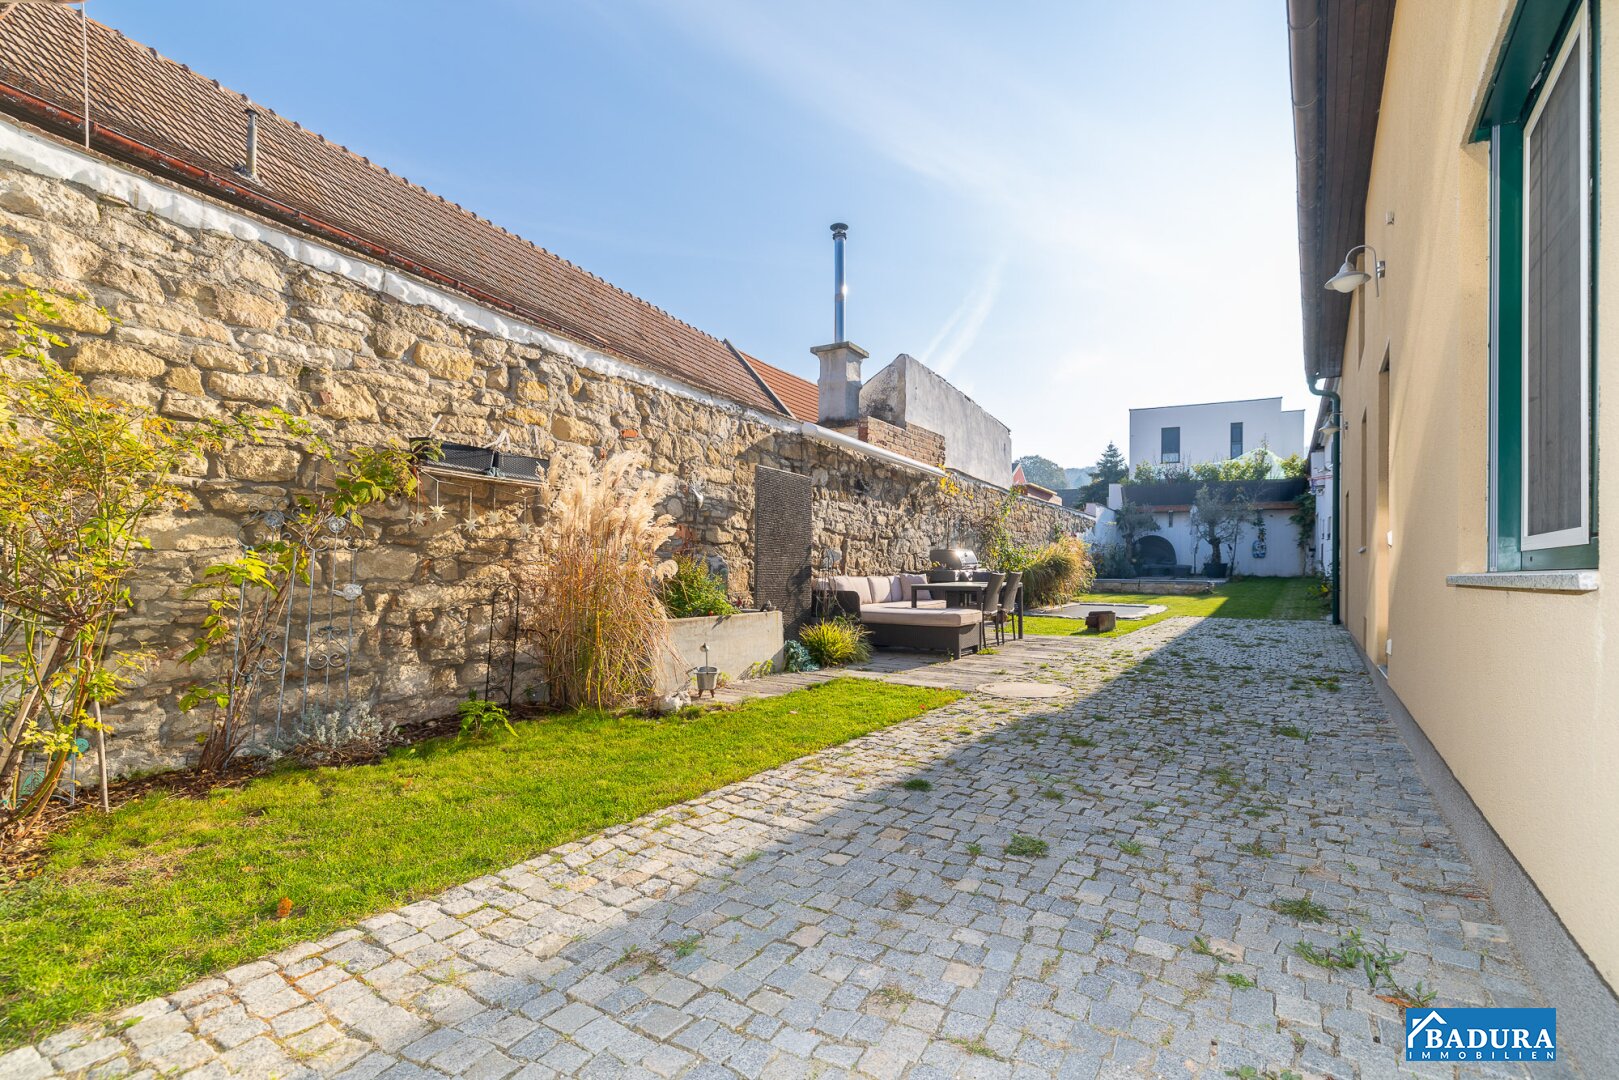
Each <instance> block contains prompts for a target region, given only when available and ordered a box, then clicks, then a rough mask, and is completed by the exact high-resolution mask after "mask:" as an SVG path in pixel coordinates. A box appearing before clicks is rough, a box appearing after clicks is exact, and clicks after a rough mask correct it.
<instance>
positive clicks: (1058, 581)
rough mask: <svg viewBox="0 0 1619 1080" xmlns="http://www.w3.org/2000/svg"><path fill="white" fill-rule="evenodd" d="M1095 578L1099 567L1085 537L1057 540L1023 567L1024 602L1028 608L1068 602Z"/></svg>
mask: <svg viewBox="0 0 1619 1080" xmlns="http://www.w3.org/2000/svg"><path fill="white" fill-rule="evenodd" d="M1095 580H1096V568H1095V566H1093V565H1092V563H1091V556H1090V552H1089V551H1088V550H1087V549H1086V547H1085V542H1084V541H1083V540H1080V539H1079V538H1078V537H1064V538H1063V539H1061V540H1053V541H1052V542H1051V543H1049V544H1047V545H1046V546H1045V547H1043V548H1041V549H1040V550H1039V551H1037V552H1035V553H1034V556H1033V558H1032V559H1030V560H1029V563H1028V565H1026V566H1025V567H1024V568H1023V602H1024V604H1025V605H1027V606H1028V607H1047V606H1049V605H1051V604H1062V603H1066V602H1067V601H1069V600H1072V599H1073V598H1074V597H1076V596H1078V595H1079V594H1080V593H1082V592H1084V591H1085V590H1086V589H1088V588H1090V585H1091V582H1093V581H1095Z"/></svg>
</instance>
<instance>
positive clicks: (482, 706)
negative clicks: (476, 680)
mask: <svg viewBox="0 0 1619 1080" xmlns="http://www.w3.org/2000/svg"><path fill="white" fill-rule="evenodd" d="M455 711H456V712H457V713H459V714H460V716H461V734H463V735H468V736H471V737H472V738H474V739H476V738H477V737H478V736H480V735H482V734H483V728H484V725H485V724H488V725H489V726H490V727H494V726H495V725H496V724H499V725H500V726H501V727H503V728H505V729H506V732H507V734H511V735H515V734H516V732H515V731H513V730H512V721H511V715H510V714H509V713H507V711H506V706H504V705H502V704H501V703H500V702H498V701H489V700H487V699H485V698H481V697H478V696H477V695H476V694H474V693H473V692H472V691H471V690H468V691H467V699H466V700H465V701H463V702H461V704H459V705H457V706H456V707H455Z"/></svg>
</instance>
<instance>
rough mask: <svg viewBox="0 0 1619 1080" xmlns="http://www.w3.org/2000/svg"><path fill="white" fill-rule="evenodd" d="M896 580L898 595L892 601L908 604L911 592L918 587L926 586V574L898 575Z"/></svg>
mask: <svg viewBox="0 0 1619 1080" xmlns="http://www.w3.org/2000/svg"><path fill="white" fill-rule="evenodd" d="M898 580H899V595H898V596H896V597H895V598H894V599H896V600H904V601H905V602H906V603H910V600H911V591H912V590H913V589H915V588H916V586H918V585H926V584H927V580H928V576H927V575H926V574H900V575H899V578H898Z"/></svg>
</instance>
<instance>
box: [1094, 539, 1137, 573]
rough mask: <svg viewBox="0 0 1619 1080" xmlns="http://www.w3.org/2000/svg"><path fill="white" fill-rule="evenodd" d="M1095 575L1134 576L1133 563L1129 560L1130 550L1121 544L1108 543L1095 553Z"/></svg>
mask: <svg viewBox="0 0 1619 1080" xmlns="http://www.w3.org/2000/svg"><path fill="white" fill-rule="evenodd" d="M1096 565H1097V575H1098V576H1099V577H1105V578H1128V577H1135V576H1136V568H1135V564H1134V563H1132V562H1131V561H1130V552H1129V551H1128V550H1127V549H1126V548H1125V546H1124V545H1123V544H1116V543H1115V544H1108V545H1106V546H1104V547H1102V548H1101V549H1100V550H1098V551H1097V553H1096Z"/></svg>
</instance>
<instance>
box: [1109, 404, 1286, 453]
mask: <svg viewBox="0 0 1619 1080" xmlns="http://www.w3.org/2000/svg"><path fill="white" fill-rule="evenodd" d="M1261 446H1263V447H1265V448H1267V449H1268V450H1270V451H1271V452H1272V453H1274V454H1276V455H1278V456H1279V457H1290V456H1292V455H1294V454H1299V453H1302V452H1303V450H1304V410H1303V409H1283V408H1282V399H1281V398H1279V397H1271V398H1248V399H1246V400H1244V401H1210V402H1205V403H1203V404H1201V405H1159V406H1156V407H1154V408H1148V409H1131V410H1130V451H1129V453H1130V459H1129V460H1130V465H1131V467H1132V468H1134V467H1135V466H1136V465H1138V464H1140V463H1141V462H1143V461H1145V462H1148V463H1150V464H1153V465H1197V464H1201V463H1203V462H1208V461H1229V460H1230V459H1232V458H1237V457H1241V456H1242V455H1244V454H1248V453H1252V452H1253V451H1255V450H1257V449H1259V448H1260V447H1261Z"/></svg>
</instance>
